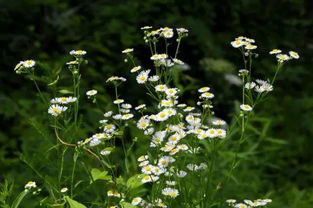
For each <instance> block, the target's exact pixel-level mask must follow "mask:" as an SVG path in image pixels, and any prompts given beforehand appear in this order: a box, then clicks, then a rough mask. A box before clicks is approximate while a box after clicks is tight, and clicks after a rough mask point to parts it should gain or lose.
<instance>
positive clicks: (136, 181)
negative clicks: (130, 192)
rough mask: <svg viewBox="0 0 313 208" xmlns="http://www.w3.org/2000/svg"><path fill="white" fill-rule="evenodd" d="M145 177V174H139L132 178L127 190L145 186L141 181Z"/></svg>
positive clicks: (127, 184)
mask: <svg viewBox="0 0 313 208" xmlns="http://www.w3.org/2000/svg"><path fill="white" fill-rule="evenodd" d="M143 176H144V174H137V175H134V176H132V177H130V178H129V179H128V180H127V182H126V186H127V188H128V189H135V188H137V187H139V186H141V185H142V184H143V183H142V181H141V179H142V178H143Z"/></svg>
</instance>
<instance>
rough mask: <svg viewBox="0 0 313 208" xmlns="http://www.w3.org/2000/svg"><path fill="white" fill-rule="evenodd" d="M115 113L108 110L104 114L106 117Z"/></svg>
mask: <svg viewBox="0 0 313 208" xmlns="http://www.w3.org/2000/svg"><path fill="white" fill-rule="evenodd" d="M112 114H113V111H108V112H106V113H104V114H103V116H104V117H111V116H112Z"/></svg>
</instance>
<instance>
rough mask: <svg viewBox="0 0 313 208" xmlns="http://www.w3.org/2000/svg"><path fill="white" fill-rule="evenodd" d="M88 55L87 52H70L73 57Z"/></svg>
mask: <svg viewBox="0 0 313 208" xmlns="http://www.w3.org/2000/svg"><path fill="white" fill-rule="evenodd" d="M86 54H87V52H86V51H84V50H71V51H70V55H72V56H84V55H86Z"/></svg>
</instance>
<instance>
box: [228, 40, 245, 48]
mask: <svg viewBox="0 0 313 208" xmlns="http://www.w3.org/2000/svg"><path fill="white" fill-rule="evenodd" d="M231 45H232V46H233V47H234V48H239V47H241V46H243V45H244V42H243V41H241V40H235V41H232V42H231Z"/></svg>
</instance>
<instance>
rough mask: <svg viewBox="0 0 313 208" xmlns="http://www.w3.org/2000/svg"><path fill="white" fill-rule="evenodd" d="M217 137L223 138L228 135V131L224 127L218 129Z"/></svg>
mask: <svg viewBox="0 0 313 208" xmlns="http://www.w3.org/2000/svg"><path fill="white" fill-rule="evenodd" d="M216 133H217V137H219V138H221V139H223V138H225V137H226V131H225V130H224V129H216Z"/></svg>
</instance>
